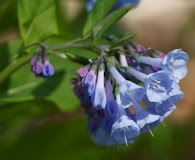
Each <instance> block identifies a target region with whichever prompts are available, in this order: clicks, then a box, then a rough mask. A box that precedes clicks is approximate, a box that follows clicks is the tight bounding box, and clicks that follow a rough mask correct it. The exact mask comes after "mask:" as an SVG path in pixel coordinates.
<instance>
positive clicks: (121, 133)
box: [111, 95, 140, 145]
mask: <svg viewBox="0 0 195 160" xmlns="http://www.w3.org/2000/svg"><path fill="white" fill-rule="evenodd" d="M116 98H117V104H118V116H117V118H116V120H115V122H114V124H113V125H112V131H111V135H112V136H113V137H114V139H115V140H116V141H117V142H118V143H119V144H126V145H127V144H128V143H129V142H132V141H133V139H134V138H135V137H136V136H137V135H138V134H139V131H140V129H139V127H138V125H137V124H136V123H135V122H134V121H133V120H132V119H131V118H130V117H129V116H127V114H126V112H125V109H124V108H123V106H122V105H121V100H120V95H117V97H116Z"/></svg>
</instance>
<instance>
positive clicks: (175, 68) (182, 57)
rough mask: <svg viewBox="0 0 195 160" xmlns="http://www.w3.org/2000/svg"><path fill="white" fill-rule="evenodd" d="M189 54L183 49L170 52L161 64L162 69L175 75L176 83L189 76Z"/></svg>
mask: <svg viewBox="0 0 195 160" xmlns="http://www.w3.org/2000/svg"><path fill="white" fill-rule="evenodd" d="M188 61H189V57H188V54H187V53H185V52H184V51H182V50H181V49H175V50H173V51H171V52H169V53H168V54H167V55H166V56H165V57H164V58H163V60H162V62H161V68H162V69H165V70H167V71H169V72H171V73H172V74H173V77H174V78H175V80H176V82H179V80H181V79H182V78H184V77H185V76H186V74H187V71H188V70H187V66H186V65H187V63H188Z"/></svg>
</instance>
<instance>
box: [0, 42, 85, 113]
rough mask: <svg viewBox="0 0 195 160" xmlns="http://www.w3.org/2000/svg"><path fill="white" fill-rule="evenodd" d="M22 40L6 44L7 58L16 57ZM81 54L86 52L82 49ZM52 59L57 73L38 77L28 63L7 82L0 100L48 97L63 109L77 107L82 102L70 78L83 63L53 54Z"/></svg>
mask: <svg viewBox="0 0 195 160" xmlns="http://www.w3.org/2000/svg"><path fill="white" fill-rule="evenodd" d="M19 42H20V43H18V41H13V42H9V43H7V44H4V45H5V46H6V47H4V48H6V49H7V50H5V51H7V53H6V52H5V53H4V54H5V55H7V57H13V55H14V54H15V52H17V50H18V48H19V46H20V45H19V44H21V41H19ZM17 47H18V48H17ZM0 48H1V47H0ZM80 53H81V54H84V53H83V52H80ZM5 58H6V57H5ZM50 58H51V57H50ZM8 61H9V63H10V62H11V61H12V58H9V60H8ZM50 61H51V63H52V64H53V66H54V68H55V73H54V76H52V77H50V78H47V79H44V78H42V77H36V76H35V75H34V74H33V73H32V72H31V69H30V65H29V64H28V63H27V64H26V65H24V66H23V67H22V68H20V69H19V70H18V71H16V72H15V73H13V74H12V75H11V77H10V78H9V81H8V82H7V83H6V88H5V89H3V91H2V90H1V93H0V102H1V103H4V102H5V103H6V102H7V103H14V102H24V101H29V100H36V99H45V100H48V101H51V102H53V103H55V104H57V106H58V107H59V108H60V109H61V110H63V111H70V110H73V109H75V108H76V107H77V106H78V105H79V102H78V100H77V97H76V96H75V95H74V93H73V91H72V88H73V86H72V85H71V83H70V79H71V78H72V77H75V70H76V69H77V68H79V67H80V65H78V64H74V65H72V62H70V61H68V60H64V59H61V58H58V57H52V58H51V59H50ZM1 87H2V86H1Z"/></svg>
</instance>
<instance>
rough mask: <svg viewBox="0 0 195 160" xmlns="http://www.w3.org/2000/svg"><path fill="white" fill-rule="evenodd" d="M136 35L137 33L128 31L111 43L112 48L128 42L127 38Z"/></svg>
mask: <svg viewBox="0 0 195 160" xmlns="http://www.w3.org/2000/svg"><path fill="white" fill-rule="evenodd" d="M134 36H135V33H127V34H122V35H121V36H120V37H119V39H117V40H116V41H114V42H113V43H112V45H111V48H115V47H118V46H121V45H122V44H123V43H124V42H126V41H127V40H129V39H131V38H133V37H134Z"/></svg>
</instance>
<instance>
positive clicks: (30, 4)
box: [18, 0, 58, 45]
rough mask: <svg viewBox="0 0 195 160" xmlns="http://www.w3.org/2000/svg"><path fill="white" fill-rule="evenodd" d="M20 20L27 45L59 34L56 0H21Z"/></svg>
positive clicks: (19, 2) (19, 5)
mask: <svg viewBox="0 0 195 160" xmlns="http://www.w3.org/2000/svg"><path fill="white" fill-rule="evenodd" d="M18 21H19V27H20V33H21V36H22V39H23V41H24V43H25V45H27V44H29V43H32V42H36V41H42V40H44V39H45V38H48V37H49V36H52V35H56V34H58V26H57V20H56V1H55V0H41V1H40V0H33V1H27V0H19V1H18Z"/></svg>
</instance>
